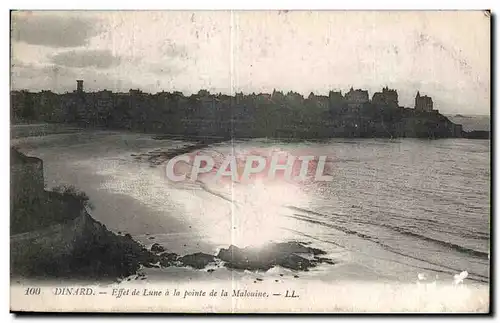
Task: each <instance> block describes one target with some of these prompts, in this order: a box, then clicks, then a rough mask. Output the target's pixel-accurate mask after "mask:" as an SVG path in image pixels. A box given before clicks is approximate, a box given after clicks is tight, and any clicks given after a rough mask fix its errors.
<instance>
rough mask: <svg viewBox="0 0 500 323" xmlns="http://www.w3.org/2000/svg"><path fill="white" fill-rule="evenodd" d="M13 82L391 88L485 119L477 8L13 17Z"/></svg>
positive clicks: (485, 40)
mask: <svg viewBox="0 0 500 323" xmlns="http://www.w3.org/2000/svg"><path fill="white" fill-rule="evenodd" d="M11 34H12V68H11V72H12V88H13V89H29V90H35V91H38V90H42V89H49V90H52V91H55V92H65V91H72V90H73V89H74V88H75V86H76V82H75V80H76V79H83V80H84V86H85V89H86V90H87V91H95V90H102V89H108V90H113V91H128V90H129V89H130V88H140V89H142V90H144V91H147V92H152V93H155V92H158V91H162V90H165V91H173V90H177V91H182V92H184V93H185V94H190V93H192V92H198V90H199V89H208V90H209V91H211V92H223V93H234V92H235V91H236V92H240V91H242V92H244V93H251V92H256V93H259V92H268V93H270V92H272V91H273V89H279V90H283V91H285V92H287V91H289V90H292V91H296V92H299V93H302V94H304V95H308V94H309V93H310V92H314V93H316V94H325V95H326V94H327V93H328V91H329V90H330V89H334V90H342V91H344V92H345V91H347V90H348V89H349V88H350V87H351V86H353V87H354V88H364V89H368V90H369V92H370V96H371V95H373V93H374V92H375V91H377V90H379V89H380V88H382V87H383V86H386V85H387V86H389V87H391V88H395V89H397V90H398V93H399V97H400V104H401V105H404V106H408V107H413V100H414V96H415V94H416V92H417V90H419V91H420V92H421V94H426V95H429V96H432V97H433V99H434V105H435V108H436V109H439V110H440V111H441V112H442V113H463V114H489V109H490V105H489V101H490V19H489V17H488V16H487V15H486V14H485V13H483V12H481V11H475V12H451V11H449V12H437V11H436V12H421V11H420V12H342V11H337V12H335V11H318V12H304V11H288V12H283V11H281V12H278V11H246V12H233V13H231V12H228V11H194V12H180V11H170V12H160V11H154V12H146V11H141V12H132V11H128V12H97V11H89V12H74V11H73V12H47V11H45V12H14V13H13V14H12V33H11Z"/></svg>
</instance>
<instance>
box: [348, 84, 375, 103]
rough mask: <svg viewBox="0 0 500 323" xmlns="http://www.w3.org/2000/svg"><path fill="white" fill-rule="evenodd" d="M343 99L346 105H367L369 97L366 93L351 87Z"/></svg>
mask: <svg viewBox="0 0 500 323" xmlns="http://www.w3.org/2000/svg"><path fill="white" fill-rule="evenodd" d="M345 99H346V101H347V103H361V104H363V103H367V102H368V101H370V97H369V96H368V91H366V90H361V89H357V90H354V89H353V88H352V87H351V89H350V90H349V92H347V93H346V94H345Z"/></svg>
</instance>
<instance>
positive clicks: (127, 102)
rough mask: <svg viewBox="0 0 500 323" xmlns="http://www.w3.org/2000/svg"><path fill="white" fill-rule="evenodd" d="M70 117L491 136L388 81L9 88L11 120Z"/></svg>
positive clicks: (386, 134)
mask: <svg viewBox="0 0 500 323" xmlns="http://www.w3.org/2000/svg"><path fill="white" fill-rule="evenodd" d="M26 121H40V122H48V123H65V124H72V125H79V126H83V127H90V128H93V127H97V128H100V129H102V128H104V129H125V130H131V131H139V132H147V133H157V134H168V135H180V136H183V137H192V136H197V137H210V136H216V137H220V138H256V137H268V138H277V139H325V138H334V137H344V138H398V137H410V138H432V139H434V138H471V139H489V137H490V133H489V131H480V132H477V131H476V132H470V133H469V132H466V131H464V130H463V129H462V126H461V125H460V124H455V123H453V122H452V121H450V120H449V119H448V118H447V117H446V116H444V115H442V114H440V113H439V111H438V110H436V109H434V104H433V101H432V98H431V97H428V96H426V95H420V93H419V92H417V94H416V96H415V104H414V107H412V108H408V107H402V106H400V105H399V103H398V93H397V91H396V90H393V89H389V88H387V87H385V88H383V89H382V91H380V92H376V93H374V94H373V96H372V98H371V99H370V97H369V93H368V91H366V90H361V89H353V88H351V89H350V90H349V91H348V92H347V93H345V94H343V93H342V92H335V91H330V92H329V94H328V96H322V95H315V94H314V93H311V94H310V95H309V96H308V97H307V98H304V97H303V96H302V95H301V94H299V93H295V92H288V93H286V94H285V93H283V92H280V91H273V93H272V94H264V93H260V94H255V93H252V94H243V93H236V94H235V95H234V96H230V95H224V94H212V93H209V92H208V91H206V90H200V91H199V92H198V93H196V94H193V95H190V96H185V95H184V94H183V93H181V92H173V93H169V92H158V93H156V94H149V93H144V92H142V91H140V90H130V91H129V92H127V93H113V92H111V91H107V90H103V91H99V92H85V91H84V89H83V81H82V80H79V81H78V82H77V88H76V90H75V91H73V92H68V93H64V94H57V93H54V92H51V91H41V92H36V93H35V92H29V91H12V92H11V122H12V123H13V124H15V123H19V122H26Z"/></svg>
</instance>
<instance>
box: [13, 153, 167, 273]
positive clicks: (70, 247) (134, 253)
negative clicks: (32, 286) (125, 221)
mask: <svg viewBox="0 0 500 323" xmlns="http://www.w3.org/2000/svg"><path fill="white" fill-rule="evenodd" d="M43 182H44V180H43V163H42V161H41V160H40V159H38V158H34V157H27V156H25V155H23V154H21V153H19V152H18V151H17V150H15V149H11V226H10V229H11V236H10V259H11V262H10V271H11V276H13V277H18V276H25V277H66V278H93V279H116V278H119V277H125V276H128V275H131V274H133V273H135V272H136V271H137V270H138V269H139V268H140V266H141V265H148V264H150V263H152V262H157V261H158V259H157V257H155V256H154V255H153V254H152V253H150V252H149V251H147V250H146V249H145V248H144V247H143V246H142V245H140V244H139V243H137V242H136V241H134V240H133V239H132V238H131V237H130V236H129V235H126V236H119V235H116V234H114V233H113V232H111V231H109V230H107V229H106V227H105V226H104V225H102V224H101V223H99V222H97V221H95V220H94V219H93V218H92V217H91V216H90V214H89V213H88V211H87V210H88V207H89V203H88V198H87V197H86V195H85V194H83V193H81V192H78V191H76V190H74V189H71V188H65V189H62V190H60V191H54V192H50V191H45V190H44V189H43V187H44V185H43Z"/></svg>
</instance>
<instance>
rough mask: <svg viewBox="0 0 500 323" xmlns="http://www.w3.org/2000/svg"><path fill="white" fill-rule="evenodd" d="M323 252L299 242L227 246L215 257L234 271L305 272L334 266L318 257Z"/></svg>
mask: <svg viewBox="0 0 500 323" xmlns="http://www.w3.org/2000/svg"><path fill="white" fill-rule="evenodd" d="M321 254H325V252H324V251H322V250H320V249H316V248H310V247H307V246H305V245H303V244H301V243H299V242H287V243H271V244H269V245H266V247H265V248H250V247H247V248H238V247H236V246H233V245H231V246H229V248H227V249H221V250H220V251H219V254H218V255H217V257H218V258H219V259H221V260H223V261H224V262H225V266H226V267H229V268H235V269H246V270H262V271H267V270H269V269H271V268H273V267H274V266H281V267H284V268H289V269H293V270H305V271H307V270H308V269H309V268H311V267H315V266H317V265H318V264H319V263H323V262H324V263H330V264H334V262H333V261H332V260H331V259H328V258H323V257H319V256H318V255H321Z"/></svg>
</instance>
